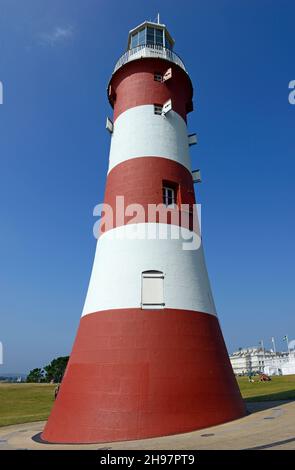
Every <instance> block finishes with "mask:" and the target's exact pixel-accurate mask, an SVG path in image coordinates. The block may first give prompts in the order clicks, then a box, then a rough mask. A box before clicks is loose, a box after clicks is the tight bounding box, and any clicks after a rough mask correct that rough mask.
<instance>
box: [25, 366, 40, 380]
mask: <svg viewBox="0 0 295 470" xmlns="http://www.w3.org/2000/svg"><path fill="white" fill-rule="evenodd" d="M43 379H44V371H43V370H42V369H38V368H36V369H32V370H31V371H30V373H29V374H28V376H27V382H35V383H40V382H42V381H43Z"/></svg>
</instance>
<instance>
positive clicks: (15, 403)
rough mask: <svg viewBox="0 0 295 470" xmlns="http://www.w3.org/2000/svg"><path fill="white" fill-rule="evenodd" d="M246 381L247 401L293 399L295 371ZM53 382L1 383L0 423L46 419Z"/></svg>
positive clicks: (242, 383) (243, 382)
mask: <svg viewBox="0 0 295 470" xmlns="http://www.w3.org/2000/svg"><path fill="white" fill-rule="evenodd" d="M254 380H255V382H254V383H249V382H248V378H247V377H238V384H239V386H240V389H241V392H242V396H243V398H244V399H245V400H246V401H269V400H292V399H293V400H295V375H286V376H284V377H273V378H272V380H271V382H258V377H254ZM54 389H55V385H49V384H5V383H0V426H7V425H9V424H18V423H28V422H31V421H42V420H45V419H47V417H48V415H49V412H50V409H51V406H52V403H53V401H54Z"/></svg>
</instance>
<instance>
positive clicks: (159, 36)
mask: <svg viewBox="0 0 295 470" xmlns="http://www.w3.org/2000/svg"><path fill="white" fill-rule="evenodd" d="M156 44H159V46H163V29H158V28H156Z"/></svg>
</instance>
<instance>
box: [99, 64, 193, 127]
mask: <svg viewBox="0 0 295 470" xmlns="http://www.w3.org/2000/svg"><path fill="white" fill-rule="evenodd" d="M168 68H172V78H171V79H169V80H168V81H167V82H165V83H160V82H158V81H155V80H154V74H155V73H158V74H162V75H163V74H164V73H165V72H166V70H167V69H168ZM108 93H109V100H110V103H111V105H112V106H113V108H114V121H115V120H116V119H117V117H118V116H119V115H120V114H121V113H123V112H124V111H126V110H127V109H129V108H133V107H135V106H141V105H147V104H159V105H163V104H164V103H165V102H166V101H168V100H169V99H171V100H172V105H173V110H174V111H176V112H177V113H178V114H179V115H180V116H182V117H183V119H184V120H186V115H187V113H188V112H190V111H191V110H192V97H193V87H192V83H191V80H190V78H189V76H188V74H187V73H186V72H185V71H184V70H182V69H181V68H180V67H179V66H178V65H175V64H173V63H171V62H169V61H166V60H163V59H139V60H133V61H131V62H128V63H127V64H125V65H124V66H123V67H121V68H120V69H119V70H118V71H117V72H116V73H115V74H114V75H113V76H112V78H111V80H110V83H109V87H108Z"/></svg>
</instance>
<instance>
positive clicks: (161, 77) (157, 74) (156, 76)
mask: <svg viewBox="0 0 295 470" xmlns="http://www.w3.org/2000/svg"><path fill="white" fill-rule="evenodd" d="M154 80H155V81H156V82H162V81H163V76H162V75H161V74H160V73H155V74H154Z"/></svg>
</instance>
